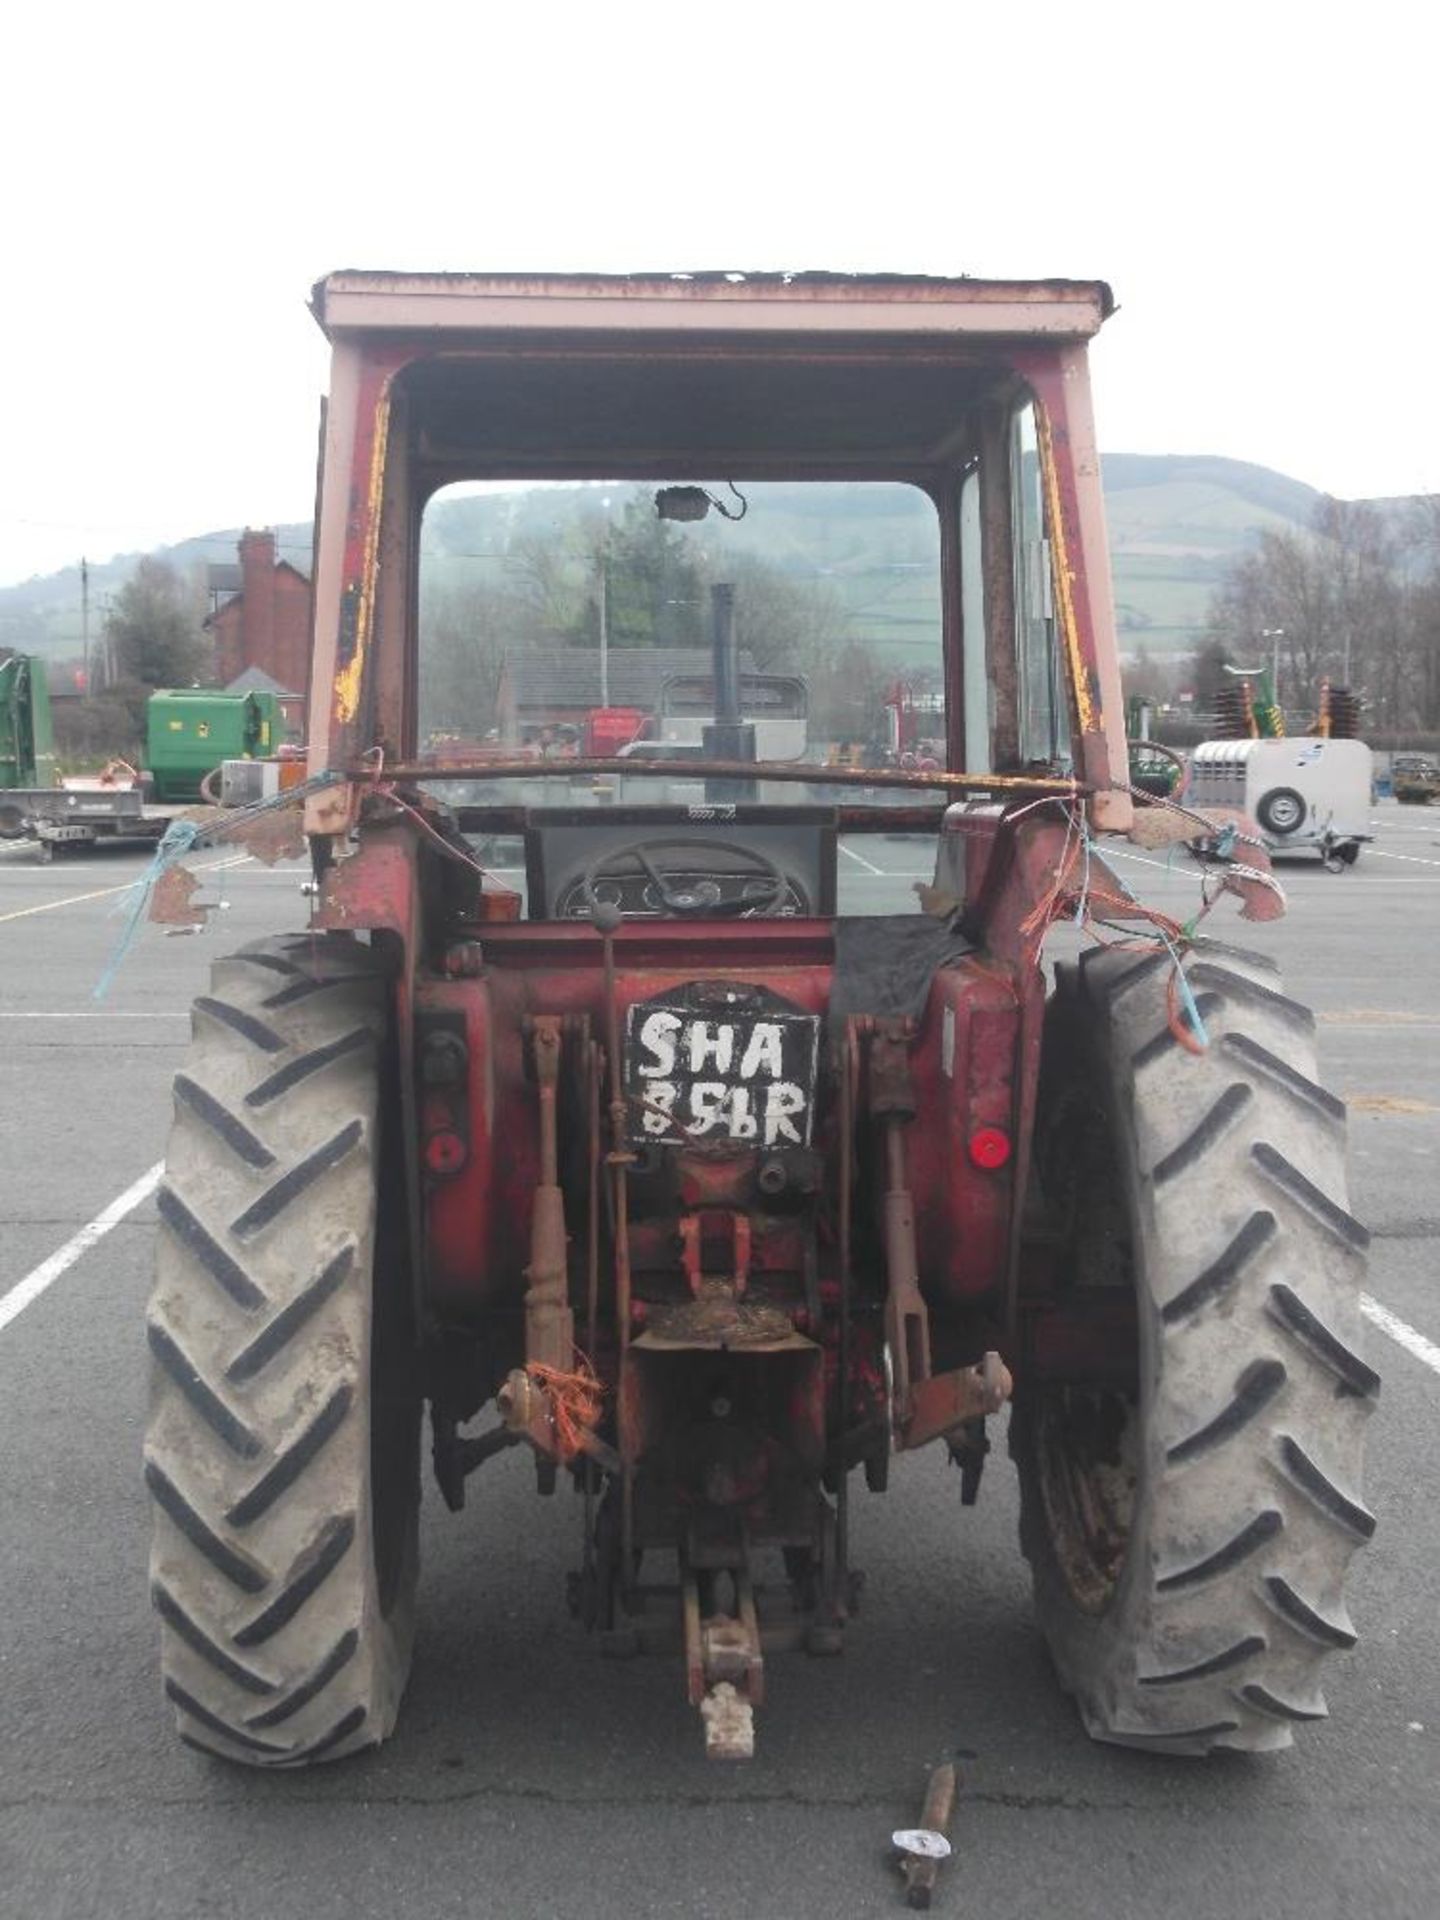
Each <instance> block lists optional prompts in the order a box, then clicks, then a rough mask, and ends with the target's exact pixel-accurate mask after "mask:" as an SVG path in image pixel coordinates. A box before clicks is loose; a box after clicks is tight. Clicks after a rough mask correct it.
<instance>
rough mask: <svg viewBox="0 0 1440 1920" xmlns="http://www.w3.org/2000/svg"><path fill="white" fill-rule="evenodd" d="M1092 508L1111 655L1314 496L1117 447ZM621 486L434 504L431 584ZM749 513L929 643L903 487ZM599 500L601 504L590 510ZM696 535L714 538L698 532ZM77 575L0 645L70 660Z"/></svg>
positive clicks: (889, 633) (210, 541) (4, 606)
mask: <svg viewBox="0 0 1440 1920" xmlns="http://www.w3.org/2000/svg"><path fill="white" fill-rule="evenodd" d="M1103 465H1104V476H1105V502H1106V512H1107V517H1108V522H1109V530H1110V548H1111V556H1112V563H1113V569H1114V577H1115V598H1116V603H1117V609H1118V619H1119V626H1120V644H1121V647H1122V649H1123V650H1127V651H1129V650H1133V649H1134V648H1136V647H1138V646H1140V645H1142V644H1143V645H1144V646H1145V647H1146V648H1147V649H1148V650H1149V651H1150V652H1152V653H1161V652H1167V651H1183V650H1189V649H1191V648H1193V647H1194V646H1195V645H1196V644H1198V641H1199V639H1200V638H1201V636H1202V632H1203V627H1204V623H1205V618H1206V612H1207V609H1208V606H1209V601H1210V596H1211V594H1212V592H1213V591H1214V589H1215V587H1216V585H1217V584H1218V582H1219V580H1220V577H1221V575H1222V573H1223V572H1224V569H1225V567H1226V565H1227V563H1228V562H1229V561H1231V560H1232V559H1233V558H1234V557H1235V556H1236V555H1237V554H1238V553H1240V552H1243V550H1244V549H1245V547H1246V546H1247V545H1248V544H1249V543H1251V542H1252V541H1253V540H1254V539H1255V538H1256V537H1257V535H1258V534H1259V533H1260V532H1261V531H1262V530H1263V529H1265V528H1267V527H1277V528H1278V527H1296V526H1304V525H1306V524H1308V521H1309V518H1310V515H1311V512H1312V510H1313V508H1314V505H1315V503H1316V501H1317V500H1318V499H1319V497H1320V496H1319V494H1318V493H1317V492H1316V490H1315V489H1314V488H1313V487H1308V486H1306V485H1304V484H1303V483H1302V482H1300V481H1297V480H1292V479H1290V478H1289V477H1288V476H1287V475H1285V474H1281V473H1275V472H1272V471H1271V470H1270V469H1268V468H1265V467H1257V466H1252V465H1249V464H1247V463H1245V462H1243V461H1238V460H1225V459H1220V458H1217V457H1213V456H1192V455H1178V454H1177V455H1152V454H1133V453H1117V454H1107V455H1105V456H1104V462H1103ZM626 492H627V489H617V488H609V489H606V488H603V487H593V486H592V487H579V486H576V487H546V488H535V489H521V490H517V491H512V492H503V493H502V492H493V493H486V494H479V495H474V494H472V495H468V496H465V497H463V498H456V497H451V498H442V499H440V500H438V501H437V502H436V503H435V504H434V506H433V507H432V509H431V512H430V513H429V515H428V516H427V521H426V536H425V537H426V547H427V549H428V552H429V555H430V562H429V563H430V564H431V565H433V566H434V567H435V569H436V574H435V577H436V578H437V580H440V581H442V582H449V583H454V584H458V583H460V582H462V581H464V582H476V581H481V582H483V581H485V580H486V579H487V578H497V577H498V576H499V573H500V572H501V571H502V570H503V569H504V568H505V566H506V564H507V557H508V556H510V555H512V554H513V553H514V551H515V548H516V544H517V542H523V541H525V539H526V538H527V537H528V536H532V535H536V534H541V533H544V532H546V531H550V532H553V531H554V529H555V528H556V527H557V526H559V525H562V524H570V525H572V526H577V525H578V523H579V522H580V521H581V520H582V519H583V518H584V517H595V516H599V517H603V516H604V515H605V513H606V512H607V511H608V512H610V513H614V512H618V511H619V510H620V508H621V505H622V504H623V499H624V497H625V494H626ZM765 492H766V511H765V515H764V523H763V530H762V527H761V523H760V520H759V517H758V516H757V518H756V520H755V521H753V522H751V523H748V524H747V522H746V521H743V520H742V521H739V522H736V523H733V524H728V523H727V525H726V526H725V528H724V531H723V536H720V537H723V539H724V541H725V542H726V544H727V546H729V547H730V548H731V550H733V551H735V552H738V553H747V552H751V551H754V550H755V549H756V548H757V547H758V544H759V542H760V541H761V539H762V538H763V542H764V546H765V549H766V551H767V553H768V554H769V555H770V556H771V558H772V559H774V558H775V557H776V556H777V555H778V556H779V565H780V567H781V569H782V570H783V571H784V572H786V573H787V574H789V575H791V576H792V577H793V578H794V579H795V580H797V581H808V582H812V583H815V584H817V585H819V586H822V587H823V588H824V589H825V590H826V591H827V592H829V593H830V594H832V595H834V596H835V597H836V599H837V600H838V601H839V602H840V604H841V605H842V607H843V609H844V613H845V616H846V617H845V625H846V627H847V629H848V630H849V631H850V632H851V633H852V634H853V635H854V636H855V637H856V638H862V639H864V640H865V641H866V642H867V644H869V645H870V646H872V647H874V648H876V649H878V650H879V651H880V652H881V653H882V654H884V655H885V656H887V657H889V658H892V659H893V660H894V661H895V663H896V665H897V666H900V665H903V664H904V663H905V662H906V660H907V658H908V657H909V655H910V653H911V652H912V650H913V651H915V652H925V651H928V650H929V648H931V647H933V644H934V638H935V634H936V625H937V607H936V598H935V582H934V571H933V569H934V555H935V533H934V525H933V520H932V518H931V513H930V508H929V505H928V503H927V502H926V501H925V500H924V499H923V498H922V497H921V496H920V495H918V494H915V493H911V492H908V491H907V490H905V489H902V488H898V487H895V488H887V489H884V490H877V489H859V488H853V487H847V486H839V485H837V486H835V487H833V488H827V489H826V490H825V493H824V497H823V498H822V497H820V496H819V495H818V494H817V491H816V490H815V489H801V488H787V487H769V488H767V489H766V490H765ZM607 499H608V501H609V507H608V509H607V507H606V505H605V502H606V501H607ZM238 537H239V535H238V530H234V529H227V530H225V531H222V532H217V533H210V534H204V535H201V536H198V537H197V538H195V539H192V540H186V541H183V542H181V543H180V544H179V545H177V546H174V547H171V548H168V549H166V550H165V552H164V557H165V558H167V559H169V560H170V561H172V562H173V563H174V564H175V565H176V566H178V567H180V568H181V569H182V570H184V571H187V572H193V573H194V574H195V576H196V578H197V579H198V580H203V569H204V567H205V565H206V564H207V563H208V562H212V561H214V562H224V561H231V562H233V561H234V559H235V557H236V541H237V539H238ZM277 537H278V542H279V550H280V555H281V557H282V558H283V559H287V560H289V561H290V562H291V563H292V564H293V565H296V566H298V567H301V568H302V569H307V570H308V566H309V558H310V529H309V527H308V526H304V525H291V526H283V527H280V528H278V529H277ZM707 537H711V538H714V537H716V536H715V535H713V534H711V535H709V536H707ZM138 558H139V556H138V555H136V554H129V555H122V556H119V557H117V558H115V559H113V560H110V561H107V562H104V563H101V564H92V566H91V568H90V606H91V632H92V636H93V635H94V634H96V633H98V631H99V629H100V626H101V624H102V623H103V619H104V608H105V603H106V600H107V597H108V596H110V595H112V594H113V593H114V592H115V591H116V590H117V589H118V588H119V586H120V585H121V584H122V583H123V582H124V580H125V579H126V578H127V577H128V575H129V574H130V572H131V571H132V570H133V568H134V565H135V563H136V561H137V559H138ZM80 598H81V596H80V571H79V567H78V566H75V567H70V568H67V569H65V570H64V571H62V572H60V573H56V574H51V575H49V576H47V577H45V578H43V579H35V580H28V581H25V582H23V583H22V584H20V585H18V586H13V587H6V588H3V589H0V646H10V647H15V648H19V649H22V650H24V651H27V652H36V653H41V654H45V655H49V656H52V657H56V658H63V657H67V656H78V654H79V651H80V630H81V605H80Z"/></svg>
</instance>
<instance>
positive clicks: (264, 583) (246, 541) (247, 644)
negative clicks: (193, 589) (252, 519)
mask: <svg viewBox="0 0 1440 1920" xmlns="http://www.w3.org/2000/svg"><path fill="white" fill-rule="evenodd" d="M240 592H241V595H242V599H241V602H240V624H241V640H240V653H241V664H242V667H259V668H261V669H262V670H263V671H264V672H265V673H268V674H271V675H272V676H275V677H277V678H278V677H279V676H278V675H276V674H275V667H276V662H275V535H274V532H273V531H272V530H271V529H270V528H269V527H264V528H261V529H260V530H258V531H256V530H254V529H252V528H250V527H247V528H246V529H245V531H244V532H243V533H242V534H241V536H240Z"/></svg>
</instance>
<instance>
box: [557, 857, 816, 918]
mask: <svg viewBox="0 0 1440 1920" xmlns="http://www.w3.org/2000/svg"><path fill="white" fill-rule="evenodd" d="M676 850H678V851H680V852H683V853H686V854H694V853H723V854H724V855H725V857H726V860H727V862H729V861H731V860H733V859H734V858H735V857H736V856H737V855H738V856H739V858H740V860H741V861H742V862H743V863H744V865H743V868H742V871H743V870H746V869H748V870H749V871H751V872H753V873H756V874H758V875H759V876H760V878H761V879H762V880H766V881H768V882H769V888H768V891H766V892H765V893H764V894H762V895H760V896H759V897H758V898H757V899H754V900H745V899H739V900H728V901H722V900H721V898H720V889H719V887H718V886H717V885H716V884H715V882H714V881H713V880H702V881H699V882H698V883H691V884H689V885H686V886H675V885H674V884H672V882H673V877H674V876H673V875H669V874H667V873H666V870H665V868H664V867H663V866H657V865H656V863H655V858H654V857H653V856H656V855H660V854H664V853H668V852H673V851H676ZM622 860H633V861H635V862H636V864H637V865H638V866H639V867H640V868H641V869H642V871H643V872H644V873H645V875H646V877H647V879H648V880H649V881H650V884H651V886H653V887H654V889H655V894H656V897H657V899H658V900H659V902H660V905H661V906H662V907H663V908H664V909H665V911H666V912H667V913H673V914H676V915H678V916H684V915H686V914H722V915H723V914H754V915H756V916H758V917H761V918H763V917H764V916H766V915H768V914H773V913H774V912H775V910H776V908H777V907H778V906H779V905H780V902H781V901H782V900H783V899H784V898H785V896H786V894H787V893H788V892H789V891H790V882H789V881H788V880H787V879H786V877H785V875H784V874H783V873H782V872H781V871H780V869H779V867H777V866H776V864H775V862H774V861H773V860H772V859H770V858H769V856H768V855H767V854H763V853H761V852H760V851H759V849H758V848H756V847H744V846H732V845H731V843H730V842H729V841H727V840H628V841H626V843H625V844H624V846H620V847H610V848H608V849H607V850H606V851H605V852H604V853H602V854H600V855H599V856H598V858H596V859H594V860H592V861H591V862H590V864H589V866H588V867H586V869H585V872H584V874H583V875H582V876H581V880H580V894H581V898H582V899H583V900H584V902H585V905H586V906H587V907H588V908H589V909H590V911H591V912H592V913H593V912H594V910H595V909H596V907H598V906H600V905H602V904H603V903H602V902H601V901H600V900H599V899H598V898H597V896H596V893H595V883H596V881H597V880H601V879H604V878H605V877H606V876H607V874H609V873H610V872H611V870H612V869H613V868H614V867H615V866H616V865H617V864H618V863H619V862H620V861H622ZM687 864H691V865H693V862H688V863H687ZM722 871H723V872H725V873H726V874H727V876H728V874H729V871H730V869H729V866H728V865H727V866H726V867H725V868H723V869H722Z"/></svg>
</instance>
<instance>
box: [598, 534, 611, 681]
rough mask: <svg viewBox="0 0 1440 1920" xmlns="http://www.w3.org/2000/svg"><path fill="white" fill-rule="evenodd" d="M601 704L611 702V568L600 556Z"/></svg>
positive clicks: (602, 555) (602, 556) (603, 557)
mask: <svg viewBox="0 0 1440 1920" xmlns="http://www.w3.org/2000/svg"><path fill="white" fill-rule="evenodd" d="M600 704H601V706H602V707H608V706H609V704H610V569H609V567H608V566H606V564H605V556H604V554H601V556H600Z"/></svg>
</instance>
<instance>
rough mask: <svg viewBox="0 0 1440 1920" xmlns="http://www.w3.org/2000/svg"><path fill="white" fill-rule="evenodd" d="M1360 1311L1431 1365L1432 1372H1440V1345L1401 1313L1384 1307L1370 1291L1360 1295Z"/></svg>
mask: <svg viewBox="0 0 1440 1920" xmlns="http://www.w3.org/2000/svg"><path fill="white" fill-rule="evenodd" d="M1360 1311H1361V1313H1363V1314H1364V1316H1365V1318H1366V1319H1367V1320H1368V1321H1370V1322H1371V1324H1372V1325H1373V1326H1377V1327H1379V1329H1380V1331H1381V1332H1382V1333H1386V1334H1389V1336H1390V1338H1391V1339H1392V1340H1393V1341H1395V1343H1396V1344H1397V1345H1398V1346H1402V1347H1404V1349H1405V1351H1406V1352H1407V1353H1409V1354H1413V1355H1414V1356H1415V1358H1416V1359H1417V1360H1418V1361H1420V1362H1421V1364H1422V1365H1423V1366H1427V1367H1429V1369H1430V1371H1431V1372H1432V1373H1440V1347H1437V1346H1436V1344H1435V1342H1434V1341H1433V1340H1427V1339H1426V1338H1425V1336H1424V1334H1423V1333H1418V1332H1417V1331H1416V1329H1415V1328H1414V1327H1412V1326H1411V1325H1410V1322H1409V1321H1408V1320H1402V1319H1401V1318H1400V1316H1399V1314H1398V1313H1392V1312H1391V1311H1390V1309H1389V1307H1382V1306H1381V1304H1380V1302H1379V1301H1378V1300H1374V1299H1372V1298H1371V1296H1370V1295H1369V1294H1368V1293H1362V1294H1361V1296H1360Z"/></svg>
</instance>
